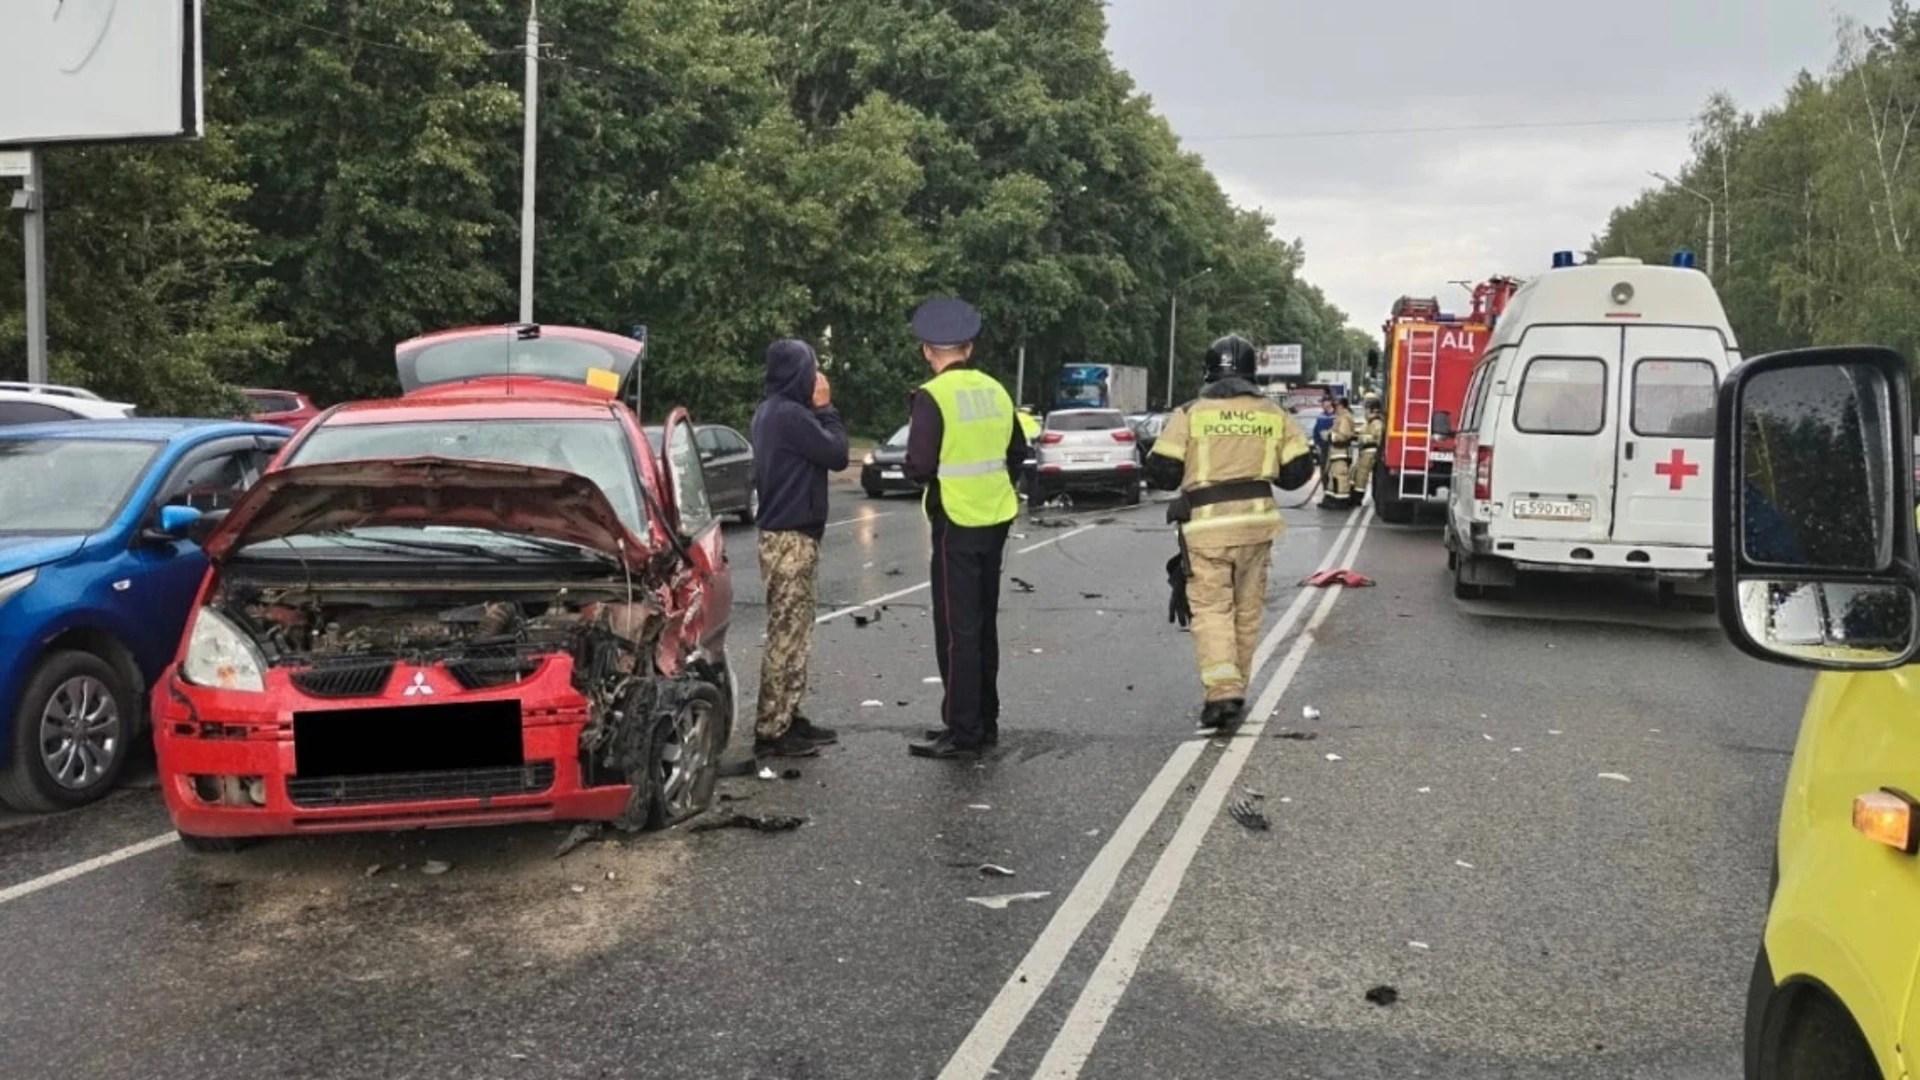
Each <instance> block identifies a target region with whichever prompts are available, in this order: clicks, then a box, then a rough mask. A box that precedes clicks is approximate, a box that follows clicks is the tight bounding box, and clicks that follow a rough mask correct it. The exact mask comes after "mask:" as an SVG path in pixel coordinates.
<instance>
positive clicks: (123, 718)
mask: <svg viewBox="0 0 1920 1080" xmlns="http://www.w3.org/2000/svg"><path fill="white" fill-rule="evenodd" d="M136 707H137V703H136V702H135V701H134V699H133V695H132V694H131V693H130V692H129V691H128V690H127V688H126V686H125V685H124V680H123V678H122V676H121V674H120V673H119V672H118V671H115V670H114V668H113V665H111V664H109V663H107V662H106V661H105V660H102V659H101V658H99V657H98V656H95V655H93V654H92V653H88V652H77V651H74V652H57V653H54V654H52V655H50V656H48V657H47V658H46V659H44V660H42V661H41V662H40V666H39V667H38V668H37V669H35V671H34V673H33V677H32V678H30V679H28V680H27V687H26V691H25V692H24V693H22V694H21V695H20V701H19V709H18V711H16V712H15V713H14V716H13V745H12V746H11V747H10V748H9V751H10V752H9V753H8V756H7V765H6V768H5V769H0V802H5V803H6V804H8V805H9V806H12V807H13V808H14V809H16V810H29V811H39V812H46V811H52V810H67V809H71V808H73V807H76V806H84V805H85V804H87V803H90V802H94V801H96V800H98V799H99V798H100V797H101V796H103V795H105V794H106V793H107V792H109V791H111V790H113V786H114V784H115V783H116V782H118V781H119V779H120V773H121V772H122V771H123V770H124V769H125V768H126V764H127V750H128V747H129V745H130V744H131V741H132V736H133V732H134V726H135V719H136V717H137V715H138V713H137V711H136Z"/></svg>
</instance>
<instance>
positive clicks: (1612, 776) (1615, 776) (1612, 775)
mask: <svg viewBox="0 0 1920 1080" xmlns="http://www.w3.org/2000/svg"><path fill="white" fill-rule="evenodd" d="M1600 779H1602V780H1618V781H1620V782H1621V783H1623V784H1631V783H1633V781H1632V780H1630V779H1628V778H1627V774H1625V773H1617V772H1603V773H1601V774H1600Z"/></svg>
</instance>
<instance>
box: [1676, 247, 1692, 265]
mask: <svg viewBox="0 0 1920 1080" xmlns="http://www.w3.org/2000/svg"><path fill="white" fill-rule="evenodd" d="M1673 265H1675V266H1677V267H1679V268H1680V269H1682V270H1692V269H1693V268H1694V258H1693V252H1691V251H1687V250H1686V249H1684V248H1683V249H1681V250H1679V251H1676V252H1674V253H1673Z"/></svg>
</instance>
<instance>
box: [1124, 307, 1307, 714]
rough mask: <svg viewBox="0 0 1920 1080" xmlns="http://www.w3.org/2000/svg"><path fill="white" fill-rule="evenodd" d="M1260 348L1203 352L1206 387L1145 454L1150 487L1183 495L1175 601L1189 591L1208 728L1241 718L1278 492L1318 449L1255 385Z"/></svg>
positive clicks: (1299, 479) (1177, 517)
mask: <svg viewBox="0 0 1920 1080" xmlns="http://www.w3.org/2000/svg"><path fill="white" fill-rule="evenodd" d="M1254 362H1255V353H1254V347H1253V343H1252V342H1249V341H1248V340H1246V339H1245V338H1242V337H1238V336H1232V337H1223V338H1221V339H1220V340H1218V341H1216V342H1214V343H1213V345H1212V347H1211V348H1209V349H1208V350H1207V358H1206V386H1205V388H1204V389H1202V390H1201V391H1200V397H1199V399H1198V400H1197V401H1193V402H1191V403H1189V404H1187V405H1184V406H1182V407H1180V408H1179V409H1176V410H1175V411H1174V414H1173V416H1172V417H1171V418H1170V419H1168V421H1167V427H1166V430H1165V431H1163V432H1161V433H1160V438H1159V439H1158V441H1156V442H1155V443H1154V444H1153V453H1152V454H1151V455H1149V456H1148V458H1147V483H1148V484H1149V485H1151V486H1152V487H1154V488H1156V489H1158V490H1161V491H1171V490H1175V489H1177V490H1179V492H1180V495H1179V497H1178V498H1176V499H1175V500H1174V501H1173V503H1172V504H1170V505H1169V507H1168V510H1167V516H1168V518H1169V519H1170V520H1173V521H1175V522H1177V523H1178V525H1179V535H1180V547H1181V554H1180V555H1179V556H1176V557H1175V562H1176V564H1182V565H1178V566H1177V567H1176V566H1173V565H1170V566H1169V571H1170V572H1174V573H1175V574H1176V579H1175V582H1174V584H1175V605H1176V608H1178V607H1179V605H1180V594H1181V591H1182V589H1184V591H1185V599H1186V607H1187V608H1190V609H1191V612H1192V619H1193V644H1194V649H1195V651H1196V652H1197V653H1198V654H1199V664H1200V683H1201V686H1202V687H1204V688H1205V691H1206V704H1205V706H1204V707H1203V708H1202V709H1201V713H1200V724H1201V726H1202V727H1208V728H1218V727H1225V726H1228V725H1230V724H1233V723H1236V722H1238V721H1239V720H1240V719H1241V717H1242V716H1243V715H1244V714H1245V712H1246V704H1247V702H1246V699H1247V680H1248V679H1250V678H1252V677H1253V671H1252V670H1251V669H1252V667H1253V652H1254V648H1255V646H1256V645H1257V644H1258V642H1259V639H1260V617H1261V614H1262V612H1263V611H1264V610H1265V605H1266V599H1267V568H1268V566H1269V565H1270V564H1271V562H1272V559H1273V541H1274V538H1275V537H1277V536H1279V535H1280V532H1281V530H1282V529H1284V528H1285V527H1286V525H1285V522H1283V521H1282V520H1281V518H1280V508H1279V507H1278V506H1277V505H1275V503H1274V500H1273V486H1272V485H1274V484H1278V485H1280V486H1281V487H1283V488H1286V489H1287V490H1289V491H1291V490H1295V489H1298V488H1300V487H1303V486H1305V485H1306V484H1307V482H1308V481H1310V480H1312V479H1313V448H1312V444H1311V443H1310V442H1309V441H1308V439H1307V436H1306V434H1305V433H1304V432H1302V431H1301V430H1300V427H1299V425H1297V424H1296V423H1295V422H1294V419H1293V417H1292V416H1291V415H1290V414H1289V413H1288V412H1287V411H1286V410H1285V409H1282V408H1281V407H1280V406H1279V405H1277V404H1275V403H1274V402H1273V401H1272V400H1270V399H1269V398H1267V397H1266V396H1265V395H1263V394H1261V393H1260V388H1259V387H1258V386H1255V385H1254V383H1253V374H1254Z"/></svg>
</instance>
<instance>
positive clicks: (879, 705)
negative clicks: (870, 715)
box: [860, 698, 887, 709]
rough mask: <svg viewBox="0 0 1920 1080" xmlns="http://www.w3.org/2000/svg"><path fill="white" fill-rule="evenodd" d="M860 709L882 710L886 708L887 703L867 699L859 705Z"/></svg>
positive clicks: (875, 699) (877, 699)
mask: <svg viewBox="0 0 1920 1080" xmlns="http://www.w3.org/2000/svg"><path fill="white" fill-rule="evenodd" d="M860 707H861V708H863V709H884V708H886V707H887V703H886V702H884V701H881V700H880V699H879V698H868V699H867V700H865V701H863V702H861V703H860Z"/></svg>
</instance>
